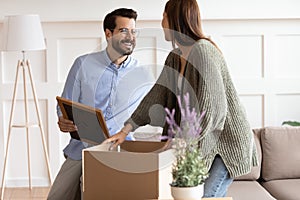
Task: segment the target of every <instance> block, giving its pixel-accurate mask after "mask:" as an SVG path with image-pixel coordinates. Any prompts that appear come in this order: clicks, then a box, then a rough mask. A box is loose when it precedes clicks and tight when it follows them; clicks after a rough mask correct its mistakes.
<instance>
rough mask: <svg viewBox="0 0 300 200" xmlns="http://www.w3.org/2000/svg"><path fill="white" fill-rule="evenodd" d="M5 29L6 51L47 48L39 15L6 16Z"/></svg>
mask: <svg viewBox="0 0 300 200" xmlns="http://www.w3.org/2000/svg"><path fill="white" fill-rule="evenodd" d="M3 30H4V39H3V42H4V44H3V48H2V49H3V50H4V51H34V50H42V49H45V48H46V47H45V41H44V35H43V30H42V26H41V22H40V18H39V16H38V15H14V16H6V17H5V18H4V29H3Z"/></svg>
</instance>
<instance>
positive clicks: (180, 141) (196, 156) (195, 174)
mask: <svg viewBox="0 0 300 200" xmlns="http://www.w3.org/2000/svg"><path fill="white" fill-rule="evenodd" d="M183 98H184V104H185V107H184V106H183V105H182V102H181V98H180V96H178V97H177V99H178V104H179V108H180V112H181V124H180V126H179V125H178V124H177V123H176V122H175V119H174V116H175V110H174V109H173V110H172V111H170V110H169V109H168V108H166V109H165V111H166V113H167V116H166V121H167V123H168V124H169V130H168V135H169V137H170V138H173V142H172V148H173V149H174V153H175V157H176V161H175V163H174V164H173V167H172V177H173V180H172V183H171V186H176V187H194V186H197V185H200V184H203V183H204V181H205V179H207V178H208V175H209V174H208V169H207V167H206V163H205V161H204V159H203V157H202V155H201V150H200V148H199V141H200V140H201V131H202V128H201V122H202V119H203V116H204V115H205V112H202V113H199V114H198V113H197V112H196V110H195V108H192V109H191V107H190V101H189V94H188V93H187V94H186V95H184V97H183Z"/></svg>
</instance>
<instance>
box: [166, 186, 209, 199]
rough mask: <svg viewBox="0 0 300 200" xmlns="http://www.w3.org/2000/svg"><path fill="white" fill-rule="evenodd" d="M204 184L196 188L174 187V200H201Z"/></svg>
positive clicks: (172, 189)
mask: <svg viewBox="0 0 300 200" xmlns="http://www.w3.org/2000/svg"><path fill="white" fill-rule="evenodd" d="M203 192H204V184H202V185H198V186H195V187H173V186H171V194H172V197H173V198H174V200H200V199H201V197H202V196H203Z"/></svg>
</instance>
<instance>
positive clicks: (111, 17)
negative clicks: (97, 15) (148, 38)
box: [103, 8, 137, 31]
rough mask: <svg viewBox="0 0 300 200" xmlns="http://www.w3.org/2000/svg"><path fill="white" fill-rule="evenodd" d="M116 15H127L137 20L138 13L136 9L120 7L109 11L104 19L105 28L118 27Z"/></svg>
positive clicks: (112, 28)
mask: <svg viewBox="0 0 300 200" xmlns="http://www.w3.org/2000/svg"><path fill="white" fill-rule="evenodd" d="M116 17H127V18H129V19H134V21H136V18H137V13H136V11H134V10H132V9H128V8H119V9H116V10H114V11H112V12H111V13H108V14H107V15H106V16H105V18H104V21H103V30H104V31H105V30H106V29H109V30H114V29H115V28H116Z"/></svg>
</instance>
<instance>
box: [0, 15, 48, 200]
mask: <svg viewBox="0 0 300 200" xmlns="http://www.w3.org/2000/svg"><path fill="white" fill-rule="evenodd" d="M3 41H4V46H3V51H19V52H22V54H23V59H22V60H19V61H18V64H17V70H16V78H15V83H14V91H13V98H12V106H11V112H10V118H9V126H8V134H7V143H6V151H5V158H4V167H3V176H2V185H1V188H2V191H1V199H2V200H3V197H4V188H5V185H4V184H5V171H6V165H7V159H8V152H9V144H10V138H11V131H12V129H13V128H24V129H25V130H26V139H27V156H28V176H29V188H30V189H32V185H31V170H30V148H29V147H30V142H29V128H30V127H33V126H35V127H39V129H40V132H41V138H42V142H43V149H44V156H45V160H46V163H47V168H48V176H49V181H50V184H52V178H51V170H50V164H49V157H48V150H47V145H46V142H45V136H44V130H43V125H42V120H41V116H40V110H39V106H38V99H37V95H36V92H35V85H34V81H33V78H32V74H31V66H30V63H29V61H28V60H27V59H26V57H25V52H26V51H34V50H43V49H45V42H44V36H43V31H42V27H41V23H40V19H39V16H38V15H15V16H6V17H5V19H4V40H3ZM20 71H21V72H22V77H23V92H24V98H23V101H24V110H25V122H24V124H22V125H16V124H14V123H13V118H14V109H15V104H16V91H17V86H18V79H19V78H18V77H19V73H20ZM26 74H28V75H29V79H30V81H29V82H30V85H31V89H32V94H33V98H34V103H35V109H36V114H37V119H38V122H37V123H30V122H29V112H28V98H27V90H26Z"/></svg>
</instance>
